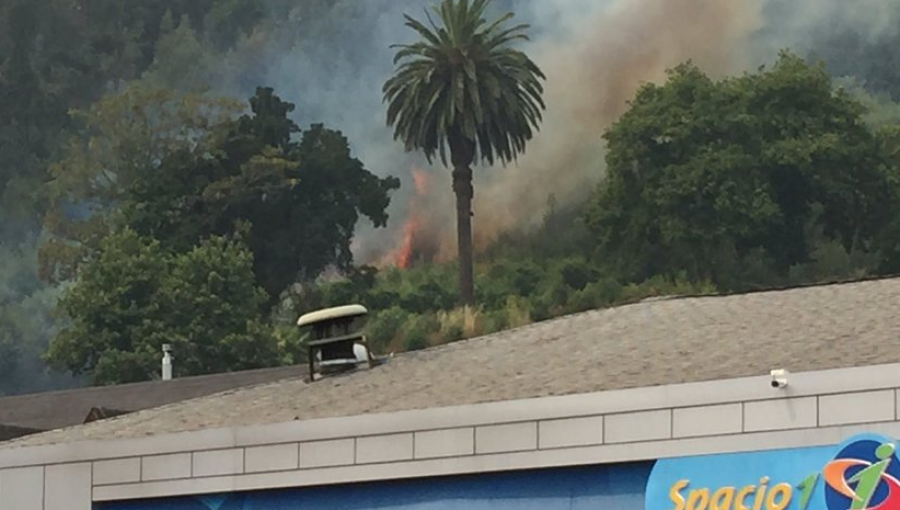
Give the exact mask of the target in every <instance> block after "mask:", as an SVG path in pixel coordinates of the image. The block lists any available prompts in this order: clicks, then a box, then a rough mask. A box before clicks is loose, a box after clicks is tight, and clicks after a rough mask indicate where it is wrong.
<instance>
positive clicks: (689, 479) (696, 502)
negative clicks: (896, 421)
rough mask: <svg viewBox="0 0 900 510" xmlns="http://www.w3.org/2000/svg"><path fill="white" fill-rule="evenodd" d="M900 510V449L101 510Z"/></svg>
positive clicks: (702, 459) (865, 446) (718, 458)
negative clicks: (899, 453) (899, 456)
mask: <svg viewBox="0 0 900 510" xmlns="http://www.w3.org/2000/svg"><path fill="white" fill-rule="evenodd" d="M336 508H340V509H347V510H364V509H380V510H488V509H492V510H498V509H499V510H503V509H509V510H513V509H515V510H900V459H898V452H897V451H896V443H895V442H894V441H893V440H892V439H888V438H886V437H883V436H878V435H871V434H867V435H860V436H856V437H853V438H851V439H849V440H847V441H845V442H844V443H842V444H840V445H837V446H826V447H815V448H798V449H784V450H771V451H763V452H750V453H738V454H725V455H706V456H696V457H683V458H674V459H663V460H659V461H655V462H643V463H629V464H619V465H604V466H591V467H582V468H568V469H553V470H541V471H527V472H515V473H500V474H482V475H472V476H460V477H447V478H432V479H421V480H407V481H396V482H379V483H371V484H357V485H343V486H330V487H317V488H304V489H291V490H269V491H259V492H246V493H235V494H220V495H209V496H195V497H182V498H172V499H157V500H145V501H130V502H120V503H106V504H103V505H100V506H99V507H98V509H99V510H262V509H265V510H334V509H336Z"/></svg>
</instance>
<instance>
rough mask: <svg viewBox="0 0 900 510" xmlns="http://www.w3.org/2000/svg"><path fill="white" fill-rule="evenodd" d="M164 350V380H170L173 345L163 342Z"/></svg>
mask: <svg viewBox="0 0 900 510" xmlns="http://www.w3.org/2000/svg"><path fill="white" fill-rule="evenodd" d="M162 350H163V359H162V380H163V381H169V380H171V379H172V345H171V344H163V346H162Z"/></svg>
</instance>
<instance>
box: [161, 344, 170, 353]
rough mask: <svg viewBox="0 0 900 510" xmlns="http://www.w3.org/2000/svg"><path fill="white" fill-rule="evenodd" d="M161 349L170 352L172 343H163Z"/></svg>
mask: <svg viewBox="0 0 900 510" xmlns="http://www.w3.org/2000/svg"><path fill="white" fill-rule="evenodd" d="M162 351H163V352H172V344H163V345H162Z"/></svg>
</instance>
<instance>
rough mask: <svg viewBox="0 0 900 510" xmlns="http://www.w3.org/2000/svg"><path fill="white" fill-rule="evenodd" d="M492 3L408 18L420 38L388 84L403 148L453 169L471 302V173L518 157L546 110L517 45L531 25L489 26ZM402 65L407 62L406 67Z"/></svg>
mask: <svg viewBox="0 0 900 510" xmlns="http://www.w3.org/2000/svg"><path fill="white" fill-rule="evenodd" d="M490 2H491V0H472V1H471V2H469V1H468V0H443V1H442V2H441V4H440V5H439V6H434V7H432V9H433V11H434V13H435V14H436V15H437V16H438V18H439V20H440V22H441V26H438V25H437V24H435V22H434V20H433V18H432V17H431V16H430V15H429V13H428V11H427V10H426V12H425V16H426V18H427V19H428V25H429V26H426V25H425V24H424V23H421V22H419V21H417V20H415V19H413V18H412V17H410V16H407V15H404V18H405V19H406V23H405V24H406V26H407V27H409V28H411V29H413V30H415V31H416V32H417V33H418V35H419V36H420V40H419V41H418V42H415V43H413V44H403V45H394V46H392V48H399V49H398V51H397V53H396V55H395V57H394V64H395V65H396V64H398V63H400V65H399V66H398V67H397V69H396V71H395V73H394V75H393V76H392V77H391V78H390V79H389V80H388V81H387V82H386V83H385V84H384V89H383V92H384V100H385V102H387V103H388V111H387V123H388V125H390V126H393V127H394V139H395V140H402V141H403V143H404V145H405V147H406V150H407V151H412V150H417V149H418V150H422V151H423V152H424V153H425V156H426V158H427V159H428V162H429V163H431V162H432V159H433V158H434V157H435V155H436V154H439V155H440V158H441V161H442V162H443V164H444V165H446V164H447V150H446V149H447V147H449V149H450V161H451V163H452V165H453V192H454V193H455V194H456V221H457V242H458V249H459V267H460V275H459V281H460V293H461V298H462V301H463V304H466V305H471V304H473V303H474V285H473V281H472V219H471V217H472V198H473V196H474V190H473V188H472V168H471V165H472V163H473V161H475V159H476V158H477V157H479V156H480V157H481V159H482V161H485V162H487V163H488V164H493V163H494V160H495V159H498V160H500V161H501V162H502V163H503V164H506V163H508V162H509V161H511V160H515V159H516V156H517V155H518V154H520V153H522V152H523V151H524V150H525V143H526V142H527V141H528V140H530V139H531V137H532V134H533V133H532V130H535V131H536V130H537V129H538V124H539V123H540V122H541V120H542V115H541V114H542V111H543V110H544V109H545V106H544V101H543V99H542V95H543V92H544V89H543V86H542V84H541V81H540V80H541V79H546V78H545V76H544V74H543V72H541V70H540V69H539V68H538V66H537V65H535V64H534V62H532V61H531V59H530V58H528V56H527V55H526V54H525V53H523V52H521V51H519V50H516V49H515V48H513V47H512V43H514V42H516V41H517V40H527V39H528V36H527V35H525V31H526V30H527V29H528V28H529V25H525V24H522V25H515V26H512V27H508V28H507V27H506V26H505V23H506V22H507V21H509V20H510V19H511V18H512V17H513V13H511V12H508V13H506V14H504V15H502V16H500V17H499V18H497V19H496V20H495V21H493V22H492V23H487V21H486V20H485V19H484V14H485V11H486V10H487V8H488V6H489V5H490ZM401 62H402V63H401Z"/></svg>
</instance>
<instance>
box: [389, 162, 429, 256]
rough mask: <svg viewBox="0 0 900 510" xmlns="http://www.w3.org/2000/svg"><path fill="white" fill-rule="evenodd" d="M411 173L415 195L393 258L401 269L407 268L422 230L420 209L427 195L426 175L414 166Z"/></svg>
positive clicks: (411, 200)
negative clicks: (417, 236) (417, 235)
mask: <svg viewBox="0 0 900 510" xmlns="http://www.w3.org/2000/svg"><path fill="white" fill-rule="evenodd" d="M411 173H412V179H413V189H414V193H415V194H414V195H413V196H412V198H411V199H410V204H409V214H408V215H407V217H406V221H405V222H404V223H403V231H402V237H401V241H400V247H399V248H398V249H397V252H396V254H395V256H394V263H395V264H396V266H397V267H399V268H401V269H406V268H408V267H409V264H410V261H411V257H412V254H413V246H414V243H415V237H416V234H418V233H419V232H421V230H422V207H423V203H424V202H425V200H424V199H425V197H426V195H427V194H428V174H426V173H425V172H424V171H423V170H422V169H420V168H417V167H415V166H413V167H412V169H411Z"/></svg>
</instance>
